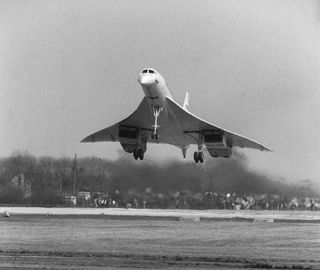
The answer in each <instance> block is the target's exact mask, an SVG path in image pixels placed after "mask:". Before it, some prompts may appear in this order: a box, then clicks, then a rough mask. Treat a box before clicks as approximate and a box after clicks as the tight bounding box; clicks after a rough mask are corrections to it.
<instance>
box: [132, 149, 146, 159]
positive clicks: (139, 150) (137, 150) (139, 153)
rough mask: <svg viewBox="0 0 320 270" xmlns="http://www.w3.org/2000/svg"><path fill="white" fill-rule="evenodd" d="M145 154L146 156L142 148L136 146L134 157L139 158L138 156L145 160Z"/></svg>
mask: <svg viewBox="0 0 320 270" xmlns="http://www.w3.org/2000/svg"><path fill="white" fill-rule="evenodd" d="M143 156H144V153H143V150H142V148H135V149H134V150H133V157H134V159H135V160H137V159H138V158H139V159H140V160H143Z"/></svg>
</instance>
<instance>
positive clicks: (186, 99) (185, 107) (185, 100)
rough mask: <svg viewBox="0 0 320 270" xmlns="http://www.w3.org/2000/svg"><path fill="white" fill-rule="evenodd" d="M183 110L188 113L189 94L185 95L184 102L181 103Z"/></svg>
mask: <svg viewBox="0 0 320 270" xmlns="http://www.w3.org/2000/svg"><path fill="white" fill-rule="evenodd" d="M183 109H185V110H186V111H189V93H188V92H187V93H186V97H185V98H184V102H183Z"/></svg>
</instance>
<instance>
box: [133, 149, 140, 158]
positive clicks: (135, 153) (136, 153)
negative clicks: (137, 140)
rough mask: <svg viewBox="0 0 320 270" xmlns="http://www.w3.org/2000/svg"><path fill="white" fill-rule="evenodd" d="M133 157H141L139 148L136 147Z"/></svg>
mask: <svg viewBox="0 0 320 270" xmlns="http://www.w3.org/2000/svg"><path fill="white" fill-rule="evenodd" d="M133 157H134V159H135V160H137V159H138V158H139V152H138V149H134V150H133Z"/></svg>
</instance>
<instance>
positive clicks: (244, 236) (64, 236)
mask: <svg viewBox="0 0 320 270" xmlns="http://www.w3.org/2000/svg"><path fill="white" fill-rule="evenodd" d="M199 212H201V211H199ZM195 216H197V215H195ZM195 216H190V215H186V216H184V218H177V217H176V216H139V215H131V216H128V215H122V216H119V215H106V214H103V215H56V214H52V213H51V214H49V215H46V214H36V215H32V214H24V215H22V214H12V215H11V216H10V217H9V218H5V217H2V216H1V217H0V268H1V269H13V268H18V269H114V268H122V269H132V268H135V269H140V268H145V269H160V268H167V269H177V268H179V269H194V268H201V269H212V268H215V269H216V268H218V269H220V268H221V269H235V268H250V269H263V268H274V269H320V256H319V254H320V224H319V223H318V222H310V219H309V220H308V219H306V220H305V222H304V221H303V219H299V220H298V221H292V220H289V221H288V222H286V221H285V220H282V221H281V222H270V220H271V219H270V217H269V218H268V219H265V217H264V216H263V218H261V215H260V216H259V215H258V216H259V217H260V218H257V219H254V218H252V219H239V218H236V219H226V218H225V217H224V216H223V215H222V218H221V219H219V218H217V217H215V218H211V219H210V218H200V219H199V218H194V217H195Z"/></svg>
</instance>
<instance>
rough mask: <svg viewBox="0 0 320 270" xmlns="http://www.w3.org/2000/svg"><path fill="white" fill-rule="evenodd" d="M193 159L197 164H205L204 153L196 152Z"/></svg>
mask: <svg viewBox="0 0 320 270" xmlns="http://www.w3.org/2000/svg"><path fill="white" fill-rule="evenodd" d="M193 159H194V161H195V162H196V163H198V162H200V163H203V161H204V154H203V152H202V151H199V152H194V154H193Z"/></svg>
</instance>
